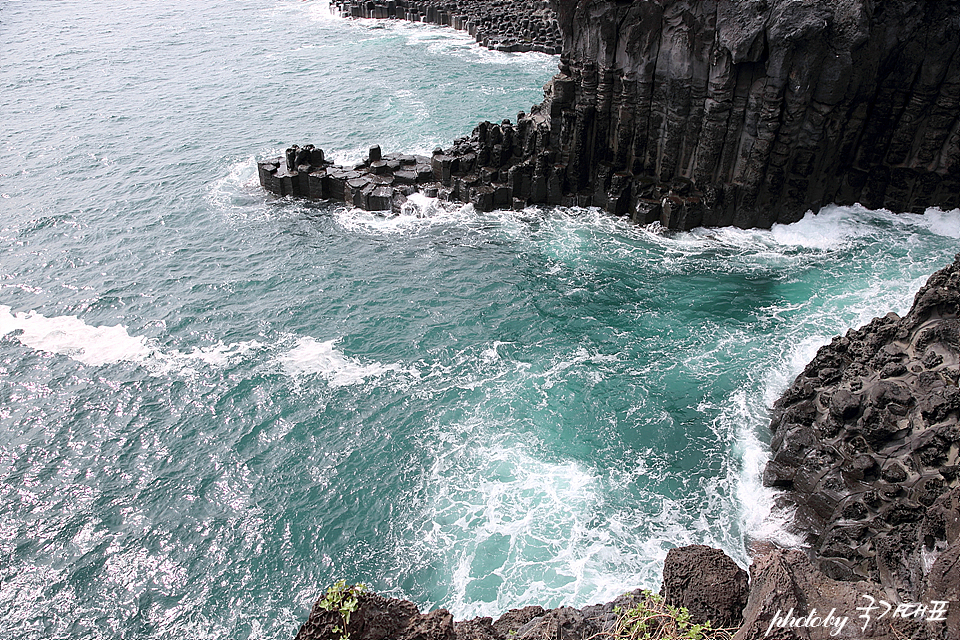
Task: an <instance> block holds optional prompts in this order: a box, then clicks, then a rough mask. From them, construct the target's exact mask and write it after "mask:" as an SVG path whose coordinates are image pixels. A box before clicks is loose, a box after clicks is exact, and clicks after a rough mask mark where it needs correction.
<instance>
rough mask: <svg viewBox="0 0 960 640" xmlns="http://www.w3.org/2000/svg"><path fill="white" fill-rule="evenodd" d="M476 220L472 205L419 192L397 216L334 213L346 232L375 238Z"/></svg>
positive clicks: (348, 211)
mask: <svg viewBox="0 0 960 640" xmlns="http://www.w3.org/2000/svg"><path fill="white" fill-rule="evenodd" d="M475 217H476V215H475V213H474V208H473V205H472V204H460V203H452V202H443V201H441V200H439V199H437V198H428V197H427V196H425V195H423V194H420V193H414V194H412V195H411V196H410V197H408V198H407V201H406V202H405V203H404V205H403V207H402V209H401V212H400V213H399V214H392V213H386V214H384V213H377V212H371V211H364V210H363V209H346V208H344V209H341V210H339V211H337V212H336V213H335V214H334V218H335V219H336V221H337V222H338V223H339V224H340V225H341V226H342V227H343V228H344V229H347V230H348V231H351V232H362V233H375V234H378V235H393V234H402V233H409V232H410V231H414V230H417V229H422V228H426V227H431V226H435V225H449V224H458V223H465V222H468V221H471V220H474V219H475Z"/></svg>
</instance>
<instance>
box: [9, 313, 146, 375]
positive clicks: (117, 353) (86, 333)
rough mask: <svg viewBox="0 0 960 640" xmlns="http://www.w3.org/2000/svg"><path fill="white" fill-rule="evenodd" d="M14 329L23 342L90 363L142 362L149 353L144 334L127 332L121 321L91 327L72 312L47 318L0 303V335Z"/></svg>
mask: <svg viewBox="0 0 960 640" xmlns="http://www.w3.org/2000/svg"><path fill="white" fill-rule="evenodd" d="M14 331H20V332H21V333H20V334H19V335H18V336H17V340H19V341H20V342H21V343H22V344H23V345H25V346H28V347H31V348H33V349H36V350H37V351H43V352H44V353H52V354H60V355H65V356H69V357H70V358H73V359H74V360H76V361H78V362H82V363H83V364H86V365H90V366H99V365H105V364H115V363H118V362H143V361H144V360H146V359H147V358H148V357H149V356H150V355H151V354H152V353H153V349H152V348H151V347H150V346H149V345H148V344H147V340H146V338H143V337H134V336H131V335H130V334H129V333H127V330H126V328H125V327H123V326H122V325H115V326H105V327H93V326H90V325H88V324H87V323H85V322H84V321H83V320H80V319H79V318H77V317H76V316H55V317H52V318H47V317H45V316H42V315H40V314H38V313H36V312H35V311H30V312H29V313H16V314H12V313H10V307H8V306H6V305H0V335H7V334H9V333H12V332H14Z"/></svg>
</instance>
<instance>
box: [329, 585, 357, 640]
mask: <svg viewBox="0 0 960 640" xmlns="http://www.w3.org/2000/svg"><path fill="white" fill-rule="evenodd" d="M367 591H369V588H368V587H367V585H365V584H363V583H361V582H358V583H357V584H355V585H348V584H347V582H346V580H337V581H336V582H335V583H334V584H333V586H332V587H330V588H329V589H327V593H326V595H325V596H323V598H321V599H320V602H319V603H318V605H319V606H320V608H321V609H325V610H326V611H334V612H336V613H339V614H340V624H338V625H336V626H334V627H333V632H334V633H339V634H340V640H350V634H349V633H347V626H348V625H349V624H350V614H351V613H353V612H354V611H356V610H357V606H358V605H359V604H360V594H363V593H366V592H367Z"/></svg>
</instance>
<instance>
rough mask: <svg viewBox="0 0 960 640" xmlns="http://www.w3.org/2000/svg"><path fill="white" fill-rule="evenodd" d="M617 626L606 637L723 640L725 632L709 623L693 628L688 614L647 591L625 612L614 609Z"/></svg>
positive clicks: (662, 639) (661, 639)
mask: <svg viewBox="0 0 960 640" xmlns="http://www.w3.org/2000/svg"><path fill="white" fill-rule="evenodd" d="M614 613H616V614H617V622H616V625H615V626H614V628H613V630H612V631H611V632H610V633H608V634H607V635H610V636H612V637H613V638H614V640H725V639H726V638H729V637H730V634H729V632H728V631H727V630H726V629H714V628H713V627H712V626H711V625H710V623H709V622H708V623H707V624H694V623H693V622H691V620H690V612H689V611H687V610H686V608H684V607H674V606H671V605H669V604H667V603H666V602H664V601H663V598H661V597H660V596H659V595H657V594H655V593H651V592H649V591H644V592H643V597H642V598H641V599H640V600H639V601H638V602H637V603H636V604H635V605H634V606H633V607H630V608H627V609H624V608H621V607H617V608H616V609H614Z"/></svg>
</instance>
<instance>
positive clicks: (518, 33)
mask: <svg viewBox="0 0 960 640" xmlns="http://www.w3.org/2000/svg"><path fill="white" fill-rule="evenodd" d="M330 8H331V10H332V11H334V12H336V13H337V14H339V15H340V16H342V17H346V18H375V19H387V18H396V19H399V20H408V21H411V22H424V23H427V24H436V25H441V26H449V27H452V28H454V29H457V30H458V31H466V32H467V33H469V34H470V35H471V36H473V37H474V38H475V39H476V41H477V44H479V45H480V46H483V47H486V48H487V49H490V50H492V51H504V52H513V53H526V52H529V51H536V52H539V53H547V54H551V55H554V54H559V53H560V49H561V44H562V37H561V34H560V25H559V23H558V21H557V15H556V13H555V12H554V10H553V7H551V5H550V2H548V1H547V0H495V1H494V2H489V1H484V0H452V1H437V0H376V1H371V0H364V1H358V0H334V1H333V2H331V3H330Z"/></svg>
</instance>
